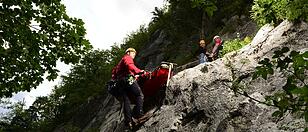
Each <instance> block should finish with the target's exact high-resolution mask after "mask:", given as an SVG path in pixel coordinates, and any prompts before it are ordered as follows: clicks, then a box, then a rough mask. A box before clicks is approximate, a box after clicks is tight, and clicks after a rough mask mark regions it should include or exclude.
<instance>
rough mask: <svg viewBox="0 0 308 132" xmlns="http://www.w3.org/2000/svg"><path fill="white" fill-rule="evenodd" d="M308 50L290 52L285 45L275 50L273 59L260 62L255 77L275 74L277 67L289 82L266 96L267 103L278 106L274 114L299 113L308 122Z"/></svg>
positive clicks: (265, 77)
mask: <svg viewBox="0 0 308 132" xmlns="http://www.w3.org/2000/svg"><path fill="white" fill-rule="evenodd" d="M307 59H308V51H306V52H304V53H300V52H297V51H291V52H289V48H287V47H284V48H282V49H281V50H277V51H275V52H274V56H273V57H272V60H270V59H268V58H265V59H264V60H262V61H261V62H259V64H260V66H257V68H256V72H255V74H254V76H253V79H256V78H257V77H260V76H261V77H262V78H263V79H267V78H268V75H272V74H274V70H275V69H277V70H278V69H279V71H280V72H282V73H284V75H285V76H286V78H287V82H286V83H285V84H284V86H283V87H282V89H283V91H280V92H278V93H275V94H274V95H272V96H268V97H266V100H267V103H268V104H270V105H272V106H275V107H277V108H278V110H277V111H276V112H274V113H273V116H277V117H283V116H284V114H285V113H286V112H288V111H289V112H291V113H297V114H299V115H300V117H303V118H304V119H305V120H306V122H308V85H307V78H308V76H307V72H308V61H307Z"/></svg>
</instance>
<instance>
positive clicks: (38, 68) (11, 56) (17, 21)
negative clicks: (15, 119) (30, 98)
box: [0, 0, 92, 98]
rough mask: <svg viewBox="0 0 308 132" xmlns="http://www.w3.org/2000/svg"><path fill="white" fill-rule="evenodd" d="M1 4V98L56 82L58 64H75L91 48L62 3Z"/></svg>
mask: <svg viewBox="0 0 308 132" xmlns="http://www.w3.org/2000/svg"><path fill="white" fill-rule="evenodd" d="M0 1H1V4H0V98H1V97H10V96H12V93H14V92H19V91H25V90H27V91H30V90H31V88H36V87H37V86H38V85H39V84H40V83H41V82H42V81H43V80H44V78H43V76H44V74H45V73H47V76H46V78H47V79H48V80H53V79H55V78H56V77H57V71H58V70H57V69H56V68H55V67H56V62H57V60H60V61H62V62H65V63H66V64H69V63H73V64H75V63H77V62H78V61H79V59H80V57H81V56H82V55H83V54H85V53H86V52H87V51H88V50H89V49H91V48H92V47H91V45H90V43H89V42H88V40H86V39H85V34H86V30H85V28H84V26H83V25H84V23H83V21H82V20H81V19H77V18H71V17H69V16H68V15H67V14H66V12H65V6H64V5H63V4H61V0H50V1H42V0H0Z"/></svg>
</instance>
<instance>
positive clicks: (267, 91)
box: [82, 21, 308, 132]
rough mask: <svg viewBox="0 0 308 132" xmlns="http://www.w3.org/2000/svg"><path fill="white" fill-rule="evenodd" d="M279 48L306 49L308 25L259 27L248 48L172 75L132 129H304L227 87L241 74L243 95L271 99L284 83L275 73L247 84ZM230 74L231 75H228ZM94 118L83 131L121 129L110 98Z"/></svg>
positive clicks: (116, 107) (230, 131)
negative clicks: (160, 98)
mask: <svg viewBox="0 0 308 132" xmlns="http://www.w3.org/2000/svg"><path fill="white" fill-rule="evenodd" d="M282 47H289V48H290V50H296V51H307V50H308V24H307V23H304V22H301V23H296V24H293V23H291V22H288V21H284V22H282V23H281V24H280V25H279V26H278V27H276V28H274V27H271V26H269V25H265V26H264V27H262V28H261V29H260V30H259V32H258V33H257V35H256V36H255V38H254V39H253V41H252V42H251V44H249V45H247V46H246V47H244V48H242V49H241V50H240V51H238V52H232V53H229V54H227V55H226V56H225V57H224V58H221V59H218V60H216V61H214V62H210V63H207V64H200V65H198V66H196V67H193V68H190V69H186V70H184V71H181V72H179V73H178V74H176V75H175V76H173V77H172V79H171V82H170V84H171V85H170V86H169V87H168V88H167V89H166V99H165V101H164V104H163V105H162V106H161V107H160V109H159V110H158V111H156V112H155V113H154V116H153V117H152V118H151V119H149V120H148V121H147V122H146V123H145V124H144V125H143V126H141V127H140V128H139V129H138V130H137V131H139V132H147V131H151V132H152V131H163V132H168V131H183V132H184V131H209V132H214V131H216V132H233V131H234V132H238V131H243V132H244V131H245V132H246V131H251V132H256V131H260V132H263V131H303V130H304V128H305V127H308V126H307V124H305V121H304V120H303V119H297V118H295V117H293V116H292V115H291V114H288V115H287V116H286V117H285V118H283V119H282V120H281V121H279V122H277V123H276V121H277V119H276V118H274V117H272V113H273V112H274V111H275V108H273V107H269V106H266V105H263V104H259V103H257V102H254V101H252V100H251V99H249V98H246V97H244V96H241V95H235V93H234V92H233V91H232V90H231V89H230V87H231V85H232V81H233V80H234V77H239V76H242V78H243V80H242V83H243V84H242V85H243V86H245V91H247V93H248V94H249V95H250V96H251V97H253V98H255V99H258V100H261V101H262V100H264V97H265V96H266V95H272V94H273V93H274V92H276V91H277V90H280V89H281V87H282V86H283V85H284V84H285V83H286V78H285V77H284V76H283V74H281V73H279V72H278V73H277V72H275V74H274V75H271V76H270V77H269V79H268V80H263V79H260V78H259V79H256V80H253V81H251V77H252V75H251V73H252V72H254V69H255V67H256V66H257V63H258V61H260V60H262V59H263V58H265V57H267V58H269V57H271V56H272V55H273V52H274V51H275V50H277V49H281V48H282ZM232 71H233V72H232ZM103 102H104V103H102V106H101V109H100V111H99V112H98V113H97V115H96V116H95V118H94V119H93V120H92V121H91V122H90V123H89V124H88V125H87V126H86V127H85V128H84V129H83V130H82V131H88V130H97V129H98V130H99V131H101V132H107V131H118V132H120V131H123V129H125V127H124V125H123V114H120V113H121V112H120V105H119V102H118V101H115V99H114V98H113V97H107V98H106V99H105V100H104V101H103Z"/></svg>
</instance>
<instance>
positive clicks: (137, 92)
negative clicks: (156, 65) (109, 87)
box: [123, 81, 144, 123]
mask: <svg viewBox="0 0 308 132" xmlns="http://www.w3.org/2000/svg"><path fill="white" fill-rule="evenodd" d="M128 93H131V94H132V95H133V97H134V98H136V107H135V108H136V109H135V110H136V114H137V115H141V114H143V98H144V96H143V93H142V91H141V89H140V87H139V85H138V83H137V82H136V81H135V82H134V83H133V84H132V85H129V84H127V85H126V87H124V89H123V100H124V120H125V122H126V123H128V122H130V121H132V110H131V109H130V103H131V102H130V100H129V97H128Z"/></svg>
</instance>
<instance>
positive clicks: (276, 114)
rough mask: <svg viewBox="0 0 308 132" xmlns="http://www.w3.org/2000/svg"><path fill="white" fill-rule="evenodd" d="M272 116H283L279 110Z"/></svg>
mask: <svg viewBox="0 0 308 132" xmlns="http://www.w3.org/2000/svg"><path fill="white" fill-rule="evenodd" d="M272 116H273V117H282V116H283V112H281V111H280V110H277V111H275V112H274V113H273V114H272Z"/></svg>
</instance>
